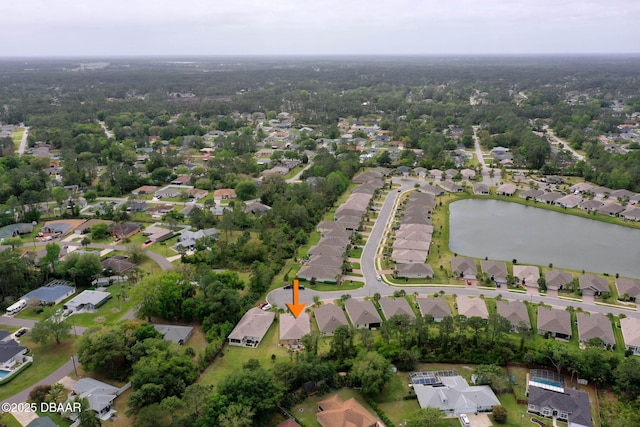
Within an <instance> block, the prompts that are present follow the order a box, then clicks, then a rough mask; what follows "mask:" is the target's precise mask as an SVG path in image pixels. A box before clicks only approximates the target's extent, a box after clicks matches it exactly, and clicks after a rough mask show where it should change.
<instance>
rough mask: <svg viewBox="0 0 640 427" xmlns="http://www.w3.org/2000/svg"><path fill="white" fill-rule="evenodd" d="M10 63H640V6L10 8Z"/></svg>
mask: <svg viewBox="0 0 640 427" xmlns="http://www.w3.org/2000/svg"><path fill="white" fill-rule="evenodd" d="M0 16H2V24H1V25H0V37H1V40H2V48H0V56H105V55H274V54H288V55H297V54H307V55H313V54H427V55H428V54H436V55H439V54H501V53H508V54H535V53H637V52H639V51H640V1H638V0H172V1H167V0H20V1H15V0H1V1H0Z"/></svg>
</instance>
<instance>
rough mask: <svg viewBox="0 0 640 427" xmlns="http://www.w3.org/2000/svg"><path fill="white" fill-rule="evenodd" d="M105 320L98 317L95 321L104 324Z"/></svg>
mask: <svg viewBox="0 0 640 427" xmlns="http://www.w3.org/2000/svg"><path fill="white" fill-rule="evenodd" d="M104 320H105V319H104V317H102V316H98V317H96V318H95V319H93V321H94V322H96V323H104Z"/></svg>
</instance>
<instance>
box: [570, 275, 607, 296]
mask: <svg viewBox="0 0 640 427" xmlns="http://www.w3.org/2000/svg"><path fill="white" fill-rule="evenodd" d="M578 285H579V286H580V290H581V291H582V294H583V295H595V296H600V295H602V294H603V293H605V292H609V283H608V282H607V279H605V278H604V277H600V276H596V275H595V274H582V275H580V276H578Z"/></svg>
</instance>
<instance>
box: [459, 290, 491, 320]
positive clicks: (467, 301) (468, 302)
mask: <svg viewBox="0 0 640 427" xmlns="http://www.w3.org/2000/svg"><path fill="white" fill-rule="evenodd" d="M456 304H458V314H460V315H461V316H465V317H467V318H469V317H479V318H481V319H488V318H489V311H488V310H487V305H486V304H485V303H484V300H483V299H482V298H477V297H468V296H466V295H460V296H458V298H457V299H456Z"/></svg>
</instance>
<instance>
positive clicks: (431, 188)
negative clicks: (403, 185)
mask: <svg viewBox="0 0 640 427" xmlns="http://www.w3.org/2000/svg"><path fill="white" fill-rule="evenodd" d="M420 191H421V192H422V193H424V194H429V195H432V196H441V195H443V194H444V190H443V189H441V188H439V187H436V186H435V185H431V184H422V185H421V186H420ZM414 194H415V193H414ZM412 195H413V194H412Z"/></svg>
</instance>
